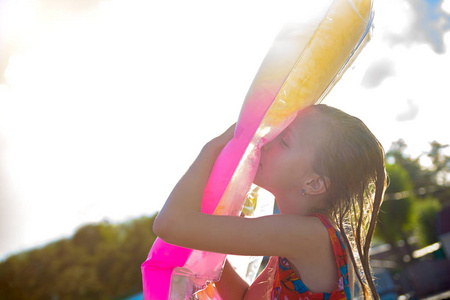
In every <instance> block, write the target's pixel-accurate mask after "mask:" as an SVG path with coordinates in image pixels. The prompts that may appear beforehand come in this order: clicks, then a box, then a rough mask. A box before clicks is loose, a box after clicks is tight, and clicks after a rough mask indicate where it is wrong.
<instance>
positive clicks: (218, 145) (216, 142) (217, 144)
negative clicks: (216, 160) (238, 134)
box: [203, 123, 236, 155]
mask: <svg viewBox="0 0 450 300" xmlns="http://www.w3.org/2000/svg"><path fill="white" fill-rule="evenodd" d="M235 129H236V123H234V124H233V125H231V126H230V127H229V128H228V129H227V130H226V131H225V132H224V133H222V134H221V135H219V136H217V137H215V138H214V139H212V140H211V141H209V142H208V143H206V145H205V146H204V147H203V149H204V150H206V149H210V150H212V151H217V153H216V154H217V155H219V153H220V151H222V149H223V148H224V147H225V146H226V145H227V144H228V142H229V141H230V140H231V139H232V138H233V136H234V131H235Z"/></svg>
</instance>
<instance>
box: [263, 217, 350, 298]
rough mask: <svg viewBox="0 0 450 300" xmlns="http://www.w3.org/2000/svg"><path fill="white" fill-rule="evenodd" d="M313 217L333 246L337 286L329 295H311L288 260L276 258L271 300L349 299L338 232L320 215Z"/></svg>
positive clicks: (344, 256) (342, 249)
mask: <svg viewBox="0 0 450 300" xmlns="http://www.w3.org/2000/svg"><path fill="white" fill-rule="evenodd" d="M313 216H316V217H318V218H319V219H320V220H321V221H322V223H323V224H324V225H325V227H326V228H327V230H328V234H329V235H330V240H331V245H332V246H333V252H334V256H335V258H336V265H337V268H338V275H339V286H338V288H337V289H336V290H334V291H333V292H331V293H312V292H310V291H309V290H308V288H307V287H306V286H305V284H304V283H303V282H302V281H301V280H300V278H299V277H298V276H297V275H296V274H295V272H294V270H293V269H292V268H291V267H290V265H289V262H288V260H287V259H286V258H284V257H278V268H277V272H276V274H275V281H274V285H273V289H272V300H291V299H295V300H299V299H307V300H319V299H330V300H338V299H339V300H341V299H342V300H343V299H351V293H350V288H349V284H348V265H347V254H346V252H345V246H344V244H343V243H342V241H341V239H340V237H339V233H338V231H337V230H336V229H335V228H334V227H333V226H332V225H331V223H330V221H328V219H327V218H326V217H325V216H323V215H320V214H313Z"/></svg>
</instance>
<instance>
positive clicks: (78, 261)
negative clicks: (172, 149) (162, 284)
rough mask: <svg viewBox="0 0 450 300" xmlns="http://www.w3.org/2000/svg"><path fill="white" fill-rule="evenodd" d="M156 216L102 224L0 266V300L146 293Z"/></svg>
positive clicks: (106, 297)
mask: <svg viewBox="0 0 450 300" xmlns="http://www.w3.org/2000/svg"><path fill="white" fill-rule="evenodd" d="M154 219H155V216H152V217H142V218H139V219H135V220H133V221H130V222H127V223H123V224H118V225H114V224H110V223H108V222H102V223H99V224H89V225H86V226H83V227H81V228H79V229H78V230H77V232H76V233H75V234H74V235H73V237H72V238H70V239H62V240H59V241H56V242H54V243H51V244H48V245H46V246H44V247H43V248H39V249H34V250H31V251H26V252H23V253H20V254H17V255H13V256H10V257H9V258H7V259H6V260H5V261H3V262H1V263H0V299H11V300H15V299H61V300H62V299H67V300H71V299H86V300H89V299H120V298H123V297H125V296H128V295H131V294H134V293H136V292H139V291H141V290H142V281H141V269H140V266H141V264H142V262H144V261H145V259H146V257H147V254H148V251H149V249H150V247H151V245H152V244H153V242H154V240H155V239H156V236H155V235H154V234H153V232H152V226H153V221H154Z"/></svg>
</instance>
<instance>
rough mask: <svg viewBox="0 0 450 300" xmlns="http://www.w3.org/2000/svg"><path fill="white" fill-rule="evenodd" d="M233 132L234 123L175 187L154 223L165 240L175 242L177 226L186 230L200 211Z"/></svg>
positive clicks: (206, 149) (201, 155)
mask: <svg viewBox="0 0 450 300" xmlns="http://www.w3.org/2000/svg"><path fill="white" fill-rule="evenodd" d="M233 132H234V126H232V127H230V128H229V129H228V130H227V131H226V132H225V133H224V134H222V135H220V136H219V137H217V138H215V139H213V140H212V141H210V142H209V143H207V144H206V145H205V146H204V147H203V149H202V151H201V152H200V154H199V155H198V157H197V159H196V160H195V161H194V163H193V164H192V165H191V167H190V168H189V169H188V171H187V172H186V173H185V174H184V176H183V177H182V178H181V179H180V181H179V182H178V183H177V185H176V186H175V188H174V189H173V191H172V193H171V194H170V196H169V198H168V199H167V201H166V203H165V205H164V207H163V208H162V210H161V211H160V213H159V214H158V217H157V218H156V220H155V222H154V225H153V231H154V232H155V234H156V235H158V236H159V237H161V238H162V239H163V240H164V239H167V240H172V239H173V238H174V239H175V240H172V242H175V243H176V238H177V236H176V235H177V234H178V232H179V230H177V227H178V226H182V227H183V228H184V229H186V228H187V227H189V226H190V225H192V224H193V222H195V220H196V218H197V216H198V214H200V213H201V200H202V197H203V191H204V189H205V186H206V183H207V182H208V178H209V175H210V173H211V170H212V167H213V165H214V162H215V160H216V159H217V156H218V155H219V154H220V151H221V150H222V149H223V147H224V146H225V145H226V144H227V143H228V141H229V140H230V139H231V138H232V136H233ZM168 242H170V241H168Z"/></svg>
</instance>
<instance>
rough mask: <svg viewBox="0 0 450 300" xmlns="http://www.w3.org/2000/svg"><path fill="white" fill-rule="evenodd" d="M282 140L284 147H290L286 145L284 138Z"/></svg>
mask: <svg viewBox="0 0 450 300" xmlns="http://www.w3.org/2000/svg"><path fill="white" fill-rule="evenodd" d="M280 140H281V143H282V144H283V146H286V147H289V145H288V144H287V143H286V141H285V140H284V138H281V139H280Z"/></svg>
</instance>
